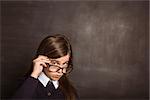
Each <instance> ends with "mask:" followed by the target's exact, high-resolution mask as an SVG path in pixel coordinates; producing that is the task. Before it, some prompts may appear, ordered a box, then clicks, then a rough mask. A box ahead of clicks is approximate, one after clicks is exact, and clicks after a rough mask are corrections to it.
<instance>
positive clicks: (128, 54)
mask: <svg viewBox="0 0 150 100" xmlns="http://www.w3.org/2000/svg"><path fill="white" fill-rule="evenodd" d="M1 18H2V20H1V21H2V24H1V25H2V26H1V29H2V34H1V97H2V98H10V97H11V95H12V93H13V92H14V90H15V88H16V83H17V79H18V78H20V77H21V76H23V75H24V73H25V72H26V71H27V70H28V69H29V67H30V64H31V62H32V58H33V57H34V55H35V52H36V49H37V47H38V45H39V43H40V42H41V40H42V39H43V38H44V37H46V36H48V35H53V34H58V33H61V34H64V35H66V36H68V38H69V40H70V42H71V44H72V47H73V54H74V71H73V72H72V74H71V75H70V78H71V80H72V81H73V82H74V84H75V86H76V87H77V90H78V94H79V96H80V97H81V99H92V100H93V99H98V100H99V99H114V100H116V99H121V100H124V99H127V100H129V99H130V100H133V99H140V100H143V99H147V100H148V96H149V56H148V54H149V53H148V52H149V48H148V47H149V46H148V43H149V42H148V40H149V2H148V1H105V2H104V1H93V2H91V1H70V2H69V1H43V2H42V1H24V2H23V1H16V2H15V1H7V2H6V1H3V2H1Z"/></svg>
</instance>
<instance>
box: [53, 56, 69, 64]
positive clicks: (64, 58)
mask: <svg viewBox="0 0 150 100" xmlns="http://www.w3.org/2000/svg"><path fill="white" fill-rule="evenodd" d="M69 57H70V56H69V54H67V55H65V56H63V57H60V58H57V59H51V61H55V62H57V63H59V64H63V63H65V62H68V61H69Z"/></svg>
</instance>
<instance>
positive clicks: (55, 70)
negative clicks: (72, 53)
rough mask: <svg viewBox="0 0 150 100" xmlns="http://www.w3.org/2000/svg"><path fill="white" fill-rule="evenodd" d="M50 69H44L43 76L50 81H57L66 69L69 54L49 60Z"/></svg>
mask: <svg viewBox="0 0 150 100" xmlns="http://www.w3.org/2000/svg"><path fill="white" fill-rule="evenodd" d="M50 61H51V63H50V65H51V66H50V67H47V68H44V72H45V74H46V75H47V76H48V77H49V78H51V79H52V80H55V81H56V80H59V79H60V78H61V77H62V75H63V73H66V68H67V67H68V62H69V54H68V55H66V56H63V57H60V58H57V59H50Z"/></svg>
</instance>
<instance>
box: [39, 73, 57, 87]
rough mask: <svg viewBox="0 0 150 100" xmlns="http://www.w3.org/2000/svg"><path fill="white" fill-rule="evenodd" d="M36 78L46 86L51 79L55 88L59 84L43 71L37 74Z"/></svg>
mask: <svg viewBox="0 0 150 100" xmlns="http://www.w3.org/2000/svg"><path fill="white" fill-rule="evenodd" d="M38 80H39V81H40V82H41V83H42V84H43V86H44V87H46V85H47V83H48V82H49V81H51V82H52V83H53V84H54V87H55V89H57V88H58V86H59V82H58V81H53V80H51V79H50V78H48V77H47V76H46V75H45V73H43V72H42V73H41V74H40V75H39V77H38Z"/></svg>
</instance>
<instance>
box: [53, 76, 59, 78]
mask: <svg viewBox="0 0 150 100" xmlns="http://www.w3.org/2000/svg"><path fill="white" fill-rule="evenodd" d="M60 77H61V76H53V78H60Z"/></svg>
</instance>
